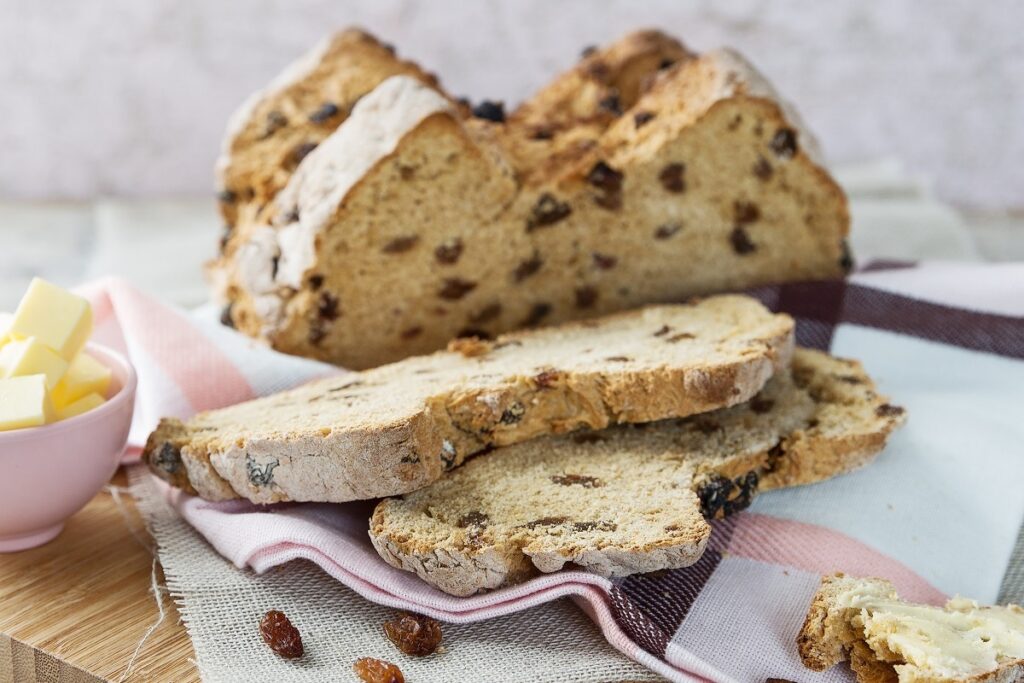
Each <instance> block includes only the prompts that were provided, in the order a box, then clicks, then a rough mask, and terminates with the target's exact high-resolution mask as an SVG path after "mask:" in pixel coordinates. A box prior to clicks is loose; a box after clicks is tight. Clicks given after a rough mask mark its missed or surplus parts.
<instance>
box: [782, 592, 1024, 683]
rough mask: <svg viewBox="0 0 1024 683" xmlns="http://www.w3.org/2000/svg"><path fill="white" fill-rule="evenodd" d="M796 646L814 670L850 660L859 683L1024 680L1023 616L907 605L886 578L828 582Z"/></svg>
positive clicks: (1011, 610)
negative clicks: (879, 682) (881, 682)
mask: <svg viewBox="0 0 1024 683" xmlns="http://www.w3.org/2000/svg"><path fill="white" fill-rule="evenodd" d="M798 643H799V647H800V656H801V657H802V659H803V661H804V664H805V665H806V666H808V667H809V668H811V669H814V670H816V671H823V670H825V669H827V668H829V667H831V666H833V665H834V664H837V663H839V662H840V661H843V660H849V662H850V666H851V667H852V668H853V670H854V672H855V673H856V674H857V680H858V681H860V682H861V683H874V682H876V681H899V683H926V682H927V683H959V682H968V681H970V682H979V683H980V682H982V681H991V682H992V683H1014V682H1016V681H1024V609H1021V607H1019V606H1016V605H1008V606H1006V607H982V606H979V605H978V603H977V602H974V601H973V600H967V599H964V598H961V597H956V598H954V599H952V600H950V601H949V602H947V603H946V606H945V607H933V606H931V605H919V604H913V603H908V602H905V601H904V600H901V599H900V598H899V596H898V595H897V594H896V591H895V589H894V588H893V586H892V584H891V583H889V582H888V581H885V580H883V579H855V578H852V577H848V576H844V575H842V574H836V575H834V576H829V577H825V578H824V579H822V584H821V588H820V589H819V590H818V593H817V595H815V597H814V601H813V602H812V604H811V609H810V612H809V613H808V615H807V620H806V622H805V623H804V627H803V630H802V631H801V632H800V637H799V639H798Z"/></svg>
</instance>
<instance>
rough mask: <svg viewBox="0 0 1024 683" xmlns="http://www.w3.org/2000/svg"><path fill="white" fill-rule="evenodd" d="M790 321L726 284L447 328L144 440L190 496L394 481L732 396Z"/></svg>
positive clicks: (700, 408) (774, 356)
mask: <svg viewBox="0 0 1024 683" xmlns="http://www.w3.org/2000/svg"><path fill="white" fill-rule="evenodd" d="M792 335H793V321H792V319H791V318H789V316H786V315H781V314H772V313H770V312H769V311H768V310H767V309H765V308H764V307H763V306H762V305H761V304H760V303H758V302H757V301H756V300H754V299H751V298H750V297H745V296H738V295H723V296H716V297H711V298H708V299H705V300H702V301H694V302H692V303H690V304H676V305H665V306H652V307H648V308H645V309H641V310H638V311H632V312H628V313H619V314H616V315H611V316H607V317H604V318H600V319H594V320H589V321H581V322H578V323H567V324H564V325H562V326H558V327H551V328H544V329H540V330H535V331H526V332H519V333H511V334H508V335H505V336H502V337H499V338H498V339H497V340H495V341H493V342H487V341H481V340H476V339H473V340H461V341H460V342H458V343H456V344H453V350H452V351H444V352H438V353H435V354H433V355H429V356H418V357H413V358H409V359H406V360H404V361H401V362H398V363H394V364H392V365H387V366H382V367H379V368H375V369H373V370H368V371H365V372H362V373H353V374H349V375H345V376H342V377H334V378H328V379H324V380H320V381H315V382H312V383H310V384H307V385H305V386H302V387H300V388H298V389H294V390H291V391H287V392H284V393H280V394H276V395H272V396H267V397H264V398H260V399H257V400H254V401H250V402H247V403H242V404H239V405H236V406H232V407H230V408H224V409H221V410H214V411H210V412H206V413H200V414H199V415H196V416H195V417H194V418H192V419H191V420H189V421H188V422H181V421H179V420H175V419H165V420H162V421H161V423H160V425H159V427H158V428H157V430H156V431H155V432H154V433H153V434H152V435H151V436H150V438H149V441H148V443H147V445H146V449H145V452H144V456H145V458H146V460H147V462H148V463H149V465H150V467H151V468H153V470H154V471H155V472H156V473H157V474H158V475H160V476H162V477H164V478H165V479H167V480H168V481H170V482H171V483H173V484H175V485H176V486H180V487H182V488H185V489H188V490H190V491H193V492H196V493H198V494H199V495H201V496H203V497H204V498H209V499H214V500H217V499H224V498H234V497H238V496H241V497H243V498H248V499H249V500H252V501H255V502H258V503H270V502H277V501H284V500H298V501H330V502H340V501H346V500H355V499H363V498H375V497H380V496H388V495H397V494H401V493H406V492H408V491H413V490H415V489H418V488H420V487H422V486H425V485H426V484H428V483H430V482H431V481H434V480H435V479H437V478H438V477H440V476H441V474H442V473H443V472H444V471H446V470H448V469H451V468H452V467H455V466H457V465H459V464H460V463H461V462H462V461H463V460H464V459H465V458H466V457H467V456H468V455H470V454H472V453H476V452H479V451H481V450H483V449H485V448H488V447H490V446H503V445H507V444H512V443H517V442H520V441H525V440H527V439H531V438H534V437H537V436H542V435H545V434H552V433H561V432H568V431H572V430H576V429H580V428H583V427H588V428H591V429H600V428H603V427H606V426H608V425H610V424H615V423H619V422H647V421H650V420H657V419H663V418H666V417H674V416H685V415H691V414H694V413H699V412H704V411H708V410H713V409H716V408H720V407H723V406H729V405H734V404H736V403H740V402H742V401H746V400H748V399H749V398H750V397H751V396H753V395H754V394H756V393H757V392H758V391H759V390H760V389H761V387H762V386H763V385H764V383H765V382H766V381H767V380H768V378H769V377H770V376H771V375H772V374H773V373H774V372H775V371H776V370H778V369H780V368H784V367H787V366H788V364H789V357H790V355H791V352H792V338H793V337H792Z"/></svg>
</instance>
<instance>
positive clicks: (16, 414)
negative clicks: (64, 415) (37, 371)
mask: <svg viewBox="0 0 1024 683" xmlns="http://www.w3.org/2000/svg"><path fill="white" fill-rule="evenodd" d="M52 410H53V409H52V407H51V406H50V398H49V397H48V396H47V395H46V375H28V376H27V377H12V378H10V379H0V431H4V430H8V429H21V428H22V427H38V426H39V425H43V424H46V423H47V422H48V421H50V419H51V418H52Z"/></svg>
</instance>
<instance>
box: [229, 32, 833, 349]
mask: <svg viewBox="0 0 1024 683" xmlns="http://www.w3.org/2000/svg"><path fill="white" fill-rule="evenodd" d="M336 110H337V111H336ZM322 112H327V113H330V116H325V115H321V113H322ZM472 112H473V114H471V113H470V110H469V109H468V108H467V107H466V106H464V105H463V104H459V103H458V102H455V101H453V98H452V97H450V96H449V95H448V94H447V93H445V92H444V91H443V90H441V89H440V87H439V86H438V85H437V83H436V80H434V79H432V78H431V77H429V76H427V75H426V74H424V73H423V72H422V71H421V70H419V69H418V68H417V67H415V66H414V65H412V64H410V63H408V62H402V61H399V60H398V59H397V58H395V57H394V56H393V55H392V54H391V53H390V52H389V50H388V49H386V48H385V47H383V46H380V45H379V44H377V43H376V42H375V41H373V40H372V39H371V38H369V37H367V36H365V34H351V33H346V34H342V36H341V37H340V38H337V39H335V40H334V41H332V42H330V43H328V47H327V48H318V49H317V50H316V51H314V53H312V54H311V55H310V56H308V57H307V58H306V59H304V60H303V62H302V63H301V65H300V66H299V67H293V68H290V69H289V70H287V71H286V72H285V74H283V75H282V76H281V77H280V78H279V79H278V80H277V81H275V84H274V85H273V86H272V87H271V88H270V90H269V91H268V92H265V93H262V94H260V95H258V96H257V97H256V98H255V100H254V102H250V103H249V104H247V105H246V106H245V107H243V109H242V110H241V111H240V112H239V114H237V115H236V116H235V118H234V120H233V123H232V126H231V129H230V132H229V136H228V142H227V143H226V144H225V149H224V154H223V156H222V158H221V162H220V167H221V169H222V172H221V180H222V182H223V187H222V191H223V192H222V196H223V197H224V199H225V208H226V211H225V216H226V218H227V220H228V222H229V226H230V230H229V233H228V236H227V239H226V240H225V241H224V243H223V251H222V254H221V256H220V258H219V259H218V260H217V261H216V263H214V264H213V265H212V267H211V275H212V277H213V280H214V283H215V287H216V289H217V291H218V292H219V293H220V295H221V296H222V298H223V299H225V301H226V304H227V307H226V309H225V320H226V321H227V322H229V323H230V324H232V325H234V326H235V327H236V328H237V329H239V330H241V331H243V332H245V333H246V334H249V335H252V336H254V337H258V338H261V339H265V340H267V341H268V342H269V343H270V344H271V345H272V346H273V347H274V348H277V349H279V350H282V351H285V352H288V353H294V354H299V355H304V356H309V357H314V358H319V359H323V360H328V361H331V362H335V363H338V364H341V365H344V366H347V367H350V368H354V369H363V368H367V367H372V366H376V365H380V364H382V363H386V362H390V361H394V360H396V359H400V358H405V357H408V356H410V355H415V354H421V353H427V352H430V351H433V350H436V349H439V348H443V347H444V346H445V344H446V343H447V342H448V341H449V340H450V339H451V338H453V337H458V336H478V337H488V336H494V335H497V334H500V333H502V332H504V331H507V330H511V329H514V328H521V327H533V326H537V325H541V324H553V323H558V322H561V321H566V320H571V319H579V318H587V317H593V316H596V315H600V314H604V313H608V312H613V311H618V310H624V309H629V308H634V307H636V306H638V305H641V304H645V303H658V302H670V301H682V300H685V299H686V298H687V297H689V296H691V295H701V294H707V293H711V292H721V291H728V290H735V289H741V288H745V287H750V286H755V285H760V284H763V283H768V282H776V281H783V280H795V279H807V278H827V277H833V276H838V275H840V274H841V273H842V272H843V270H844V267H845V266H846V265H848V255H847V254H846V252H845V250H844V238H845V236H846V234H847V230H848V222H849V220H848V215H847V209H846V200H845V198H844V196H843V193H842V191H841V190H840V189H839V187H838V186H837V185H836V184H835V182H834V181H833V180H832V179H831V177H830V176H829V175H828V173H827V172H826V171H825V170H824V168H823V166H822V165H821V159H820V156H819V153H818V151H817V147H816V144H815V142H814V140H813V138H812V137H811V136H810V134H809V133H808V132H807V130H806V129H805V128H804V126H803V125H802V124H801V123H800V121H799V119H798V117H797V115H796V114H795V113H794V112H793V111H792V110H791V109H790V108H789V107H787V106H786V105H785V104H783V103H782V102H781V100H779V98H778V97H777V95H776V94H775V92H774V90H773V89H772V87H771V86H770V85H769V84H768V83H767V81H766V80H765V79H764V78H763V77H762V76H761V75H760V74H758V73H757V71H756V70H754V68H753V67H752V66H751V65H750V64H749V63H747V62H746V61H745V60H744V59H743V58H742V57H741V56H740V55H738V54H737V53H735V52H733V51H730V50H716V51H712V52H709V53H706V54H703V55H695V54H693V53H691V52H689V51H688V50H686V49H685V48H684V47H683V46H682V45H680V44H679V43H678V42H677V41H675V40H673V39H671V38H669V37H667V36H665V35H663V34H660V33H657V32H651V31H648V32H641V33H636V34H632V35H629V36H627V37H625V38H624V39H622V40H621V41H619V42H617V43H615V44H613V45H611V46H610V47H608V48H606V49H603V50H594V51H590V52H588V54H587V56H586V57H585V58H584V59H583V60H582V61H581V62H580V64H579V65H578V66H576V67H575V68H574V69H572V70H571V71H570V72H568V73H567V74H564V75H562V76H560V77H559V78H558V79H556V80H555V81H554V82H553V83H552V84H551V85H549V86H548V87H546V88H544V89H542V90H541V91H540V92H539V93H538V95H537V96H536V97H534V98H532V99H530V100H528V101H527V102H525V103H524V104H523V105H522V106H520V107H519V108H518V109H516V110H515V111H513V112H510V113H509V114H508V115H507V116H506V115H505V113H504V111H503V109H502V107H500V106H498V105H497V104H495V103H483V104H482V105H478V106H477V107H475V108H473V110H472Z"/></svg>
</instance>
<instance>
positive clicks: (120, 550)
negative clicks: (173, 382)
mask: <svg viewBox="0 0 1024 683" xmlns="http://www.w3.org/2000/svg"><path fill="white" fill-rule="evenodd" d="M111 484H112V485H113V486H118V487H123V486H126V480H125V476H124V473H123V472H118V474H117V475H116V476H115V478H114V480H113V481H112V482H111ZM118 498H119V499H120V500H118ZM152 543H153V541H152V539H151V538H150V536H149V534H148V533H147V532H146V530H145V527H144V525H143V523H142V519H141V518H140V517H139V514H138V512H137V511H136V510H135V506H134V504H133V501H132V499H131V497H130V496H129V495H128V493H127V492H123V493H122V494H121V495H120V496H115V495H113V494H112V493H111V492H110V491H104V492H101V493H100V494H98V495H97V496H96V497H95V498H94V499H93V500H92V501H91V502H90V503H89V504H88V505H87V506H86V507H85V509H83V510H82V511H81V512H79V513H78V514H76V515H75V516H73V517H72V518H71V519H70V520H69V521H68V524H67V526H66V527H65V529H64V531H63V532H62V533H61V535H60V536H58V537H57V539H55V540H54V541H52V542H51V543H49V544H47V545H44V546H42V547H40V548H34V549H32V550H27V551H23V552H20V553H12V554H6V555H4V554H0V683H9V682H17V683H23V682H27V681H46V682H47V683H57V682H59V683H81V682H85V681H89V682H91V681H120V680H124V681H175V682H179V681H181V682H183V683H190V682H193V681H199V673H198V671H197V670H196V667H195V665H194V664H193V662H192V659H193V657H194V655H193V650H192V644H191V641H189V638H188V635H187V633H186V632H185V628H184V626H182V624H181V622H180V619H179V617H178V612H177V610H176V609H175V607H174V604H173V602H172V601H171V599H170V598H169V597H168V596H167V595H166V592H165V591H163V590H161V592H160V593H161V594H160V599H161V601H162V604H163V608H164V611H165V614H166V616H165V618H164V620H163V622H162V623H161V624H160V625H159V626H158V627H157V628H156V629H155V630H154V631H153V632H152V633H151V634H149V636H148V637H147V638H146V639H145V642H143V644H142V646H141V648H139V651H138V654H137V656H136V658H135V661H134V662H133V663H132V665H131V669H130V671H129V670H128V667H129V662H131V660H132V655H133V653H134V652H135V650H136V648H137V647H138V645H139V642H140V641H142V639H143V637H144V636H146V633H147V631H148V630H149V629H150V628H151V627H152V626H153V625H154V624H155V623H157V621H158V619H159V610H158V608H157V603H156V599H155V597H154V595H153V592H152V590H151V585H152V582H153V572H154V571H156V572H157V577H156V578H157V581H158V584H159V585H160V586H161V588H162V587H163V575H162V574H161V573H160V570H159V567H158V566H156V565H154V562H153V554H152V550H151V546H152Z"/></svg>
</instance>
